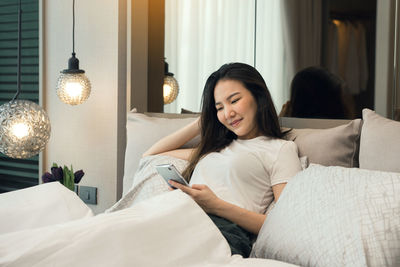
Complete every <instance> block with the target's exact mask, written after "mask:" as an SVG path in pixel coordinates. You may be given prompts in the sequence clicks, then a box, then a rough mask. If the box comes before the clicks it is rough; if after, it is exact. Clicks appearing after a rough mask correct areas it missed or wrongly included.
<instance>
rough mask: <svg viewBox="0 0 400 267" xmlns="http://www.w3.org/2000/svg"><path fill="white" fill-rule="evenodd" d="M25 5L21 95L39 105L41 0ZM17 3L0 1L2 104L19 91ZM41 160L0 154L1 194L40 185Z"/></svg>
mask: <svg viewBox="0 0 400 267" xmlns="http://www.w3.org/2000/svg"><path fill="white" fill-rule="evenodd" d="M21 2H22V26H21V27H22V33H21V35H22V50H21V55H22V58H21V93H20V95H19V97H18V99H27V100H31V101H33V102H35V103H39V1H38V0H21ZM17 49H18V0H1V1H0V105H1V104H4V103H6V102H8V101H10V100H11V99H12V98H13V97H14V95H15V93H16V90H17V54H18V50H17ZM38 176H39V157H38V156H34V157H32V158H30V159H24V160H20V159H11V158H8V157H6V156H5V155H3V154H1V153H0V193H3V192H8V191H12V190H16V189H21V188H26V187H29V186H33V185H37V184H38V182H39V179H38V178H39V177H38Z"/></svg>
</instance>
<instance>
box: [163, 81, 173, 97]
mask: <svg viewBox="0 0 400 267" xmlns="http://www.w3.org/2000/svg"><path fill="white" fill-rule="evenodd" d="M171 91H172V88H171V86H170V85H169V84H164V85H163V92H164V98H168V97H169V95H170V94H171Z"/></svg>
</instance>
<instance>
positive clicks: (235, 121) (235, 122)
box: [230, 119, 243, 127]
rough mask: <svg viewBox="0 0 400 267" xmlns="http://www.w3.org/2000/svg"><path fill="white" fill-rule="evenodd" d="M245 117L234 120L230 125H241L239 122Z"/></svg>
mask: <svg viewBox="0 0 400 267" xmlns="http://www.w3.org/2000/svg"><path fill="white" fill-rule="evenodd" d="M242 120H243V119H239V120H234V121H233V122H231V123H230V125H231V126H232V127H237V126H238V125H239V123H240V122H241V121H242Z"/></svg>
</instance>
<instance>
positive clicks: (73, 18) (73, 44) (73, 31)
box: [72, 0, 75, 56]
mask: <svg viewBox="0 0 400 267" xmlns="http://www.w3.org/2000/svg"><path fill="white" fill-rule="evenodd" d="M72 55H74V56H75V0H72Z"/></svg>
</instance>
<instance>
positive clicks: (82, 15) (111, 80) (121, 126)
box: [42, 0, 126, 213]
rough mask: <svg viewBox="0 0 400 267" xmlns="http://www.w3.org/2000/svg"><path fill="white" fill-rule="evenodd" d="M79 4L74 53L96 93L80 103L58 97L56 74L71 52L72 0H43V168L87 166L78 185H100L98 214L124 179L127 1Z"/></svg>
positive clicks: (95, 207) (100, 0)
mask: <svg viewBox="0 0 400 267" xmlns="http://www.w3.org/2000/svg"><path fill="white" fill-rule="evenodd" d="M75 5H76V6H75V7H76V9H75V52H76V56H77V58H78V59H79V60H80V68H81V69H84V70H85V71H86V75H87V76H88V78H89V79H90V81H91V84H92V93H91V95H90V97H89V99H88V100H87V101H86V102H85V103H84V104H82V105H79V106H69V105H66V104H64V103H62V102H61V101H60V100H59V99H58V97H57V95H56V91H55V87H56V83H57V78H58V76H59V72H60V70H63V69H66V68H67V62H68V59H69V57H70V56H71V52H72V0H58V1H54V0H43V14H42V15H43V18H42V19H43V38H44V39H43V51H42V53H43V104H44V107H45V109H46V110H47V112H48V114H49V117H50V121H51V126H52V129H51V137H50V141H49V143H48V145H47V147H46V150H45V151H44V153H43V161H44V162H43V168H44V169H45V170H49V169H50V167H51V164H52V162H56V163H58V164H66V165H70V164H72V165H73V166H74V170H78V169H83V170H84V171H85V173H86V174H85V176H84V177H83V179H82V181H81V183H80V185H88V186H94V187H97V188H98V204H97V205H91V208H92V209H93V211H94V212H95V213H99V212H102V211H104V210H105V209H106V208H109V207H110V206H111V205H113V204H114V203H115V202H116V200H117V197H118V194H119V193H120V192H118V190H117V188H118V184H119V183H121V182H122V170H121V166H122V165H121V164H122V163H121V162H123V161H121V158H123V153H124V152H123V150H124V144H125V141H124V140H125V110H126V106H125V103H126V15H125V13H126V0H119V1H109V0H84V1H76V4H75ZM119 14H120V15H119ZM121 105H122V106H121ZM118 160H119V162H118ZM117 162H118V163H117Z"/></svg>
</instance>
